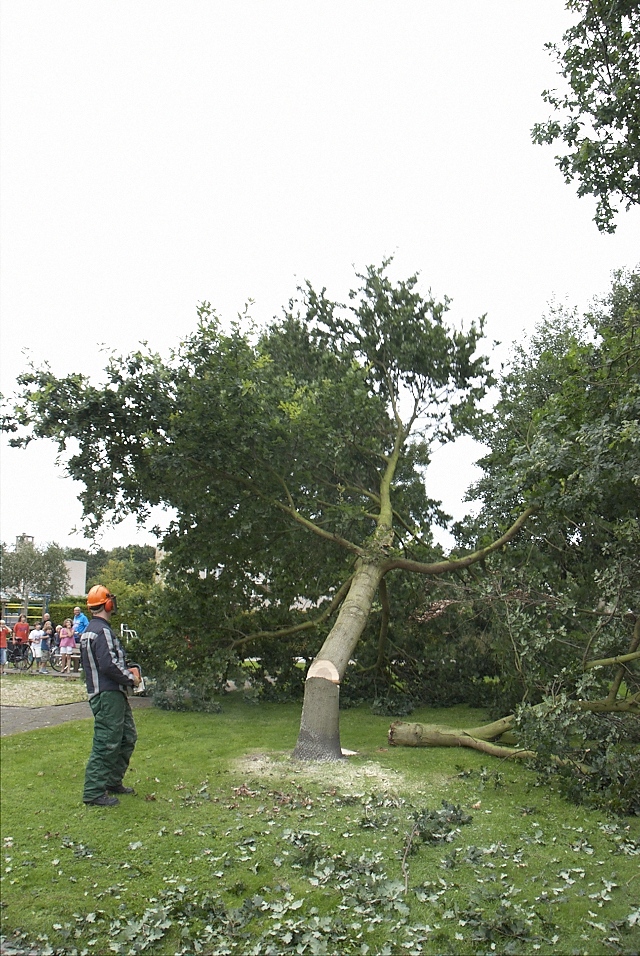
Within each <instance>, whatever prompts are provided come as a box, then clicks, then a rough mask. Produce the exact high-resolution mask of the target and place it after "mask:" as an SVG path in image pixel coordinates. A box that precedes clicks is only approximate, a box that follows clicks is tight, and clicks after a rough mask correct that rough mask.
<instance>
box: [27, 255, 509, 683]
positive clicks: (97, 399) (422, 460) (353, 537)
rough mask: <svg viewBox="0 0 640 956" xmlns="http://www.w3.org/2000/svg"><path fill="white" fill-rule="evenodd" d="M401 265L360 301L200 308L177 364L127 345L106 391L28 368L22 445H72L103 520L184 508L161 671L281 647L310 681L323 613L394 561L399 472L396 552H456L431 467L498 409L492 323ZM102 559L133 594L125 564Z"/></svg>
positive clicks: (166, 579)
mask: <svg viewBox="0 0 640 956" xmlns="http://www.w3.org/2000/svg"><path fill="white" fill-rule="evenodd" d="M388 267H389V263H384V264H383V265H382V266H381V267H379V268H377V267H370V268H369V269H367V270H366V272H365V274H364V275H361V276H358V279H359V283H360V284H359V286H358V288H356V289H355V290H354V291H353V292H352V293H351V294H350V299H349V302H348V304H347V305H341V304H340V303H336V302H333V301H331V300H329V299H328V298H327V296H326V294H325V292H324V290H323V291H322V292H316V291H315V290H314V289H312V288H311V287H310V286H308V285H307V286H305V287H304V288H303V289H301V290H300V294H299V298H298V299H297V300H295V301H292V302H290V303H289V306H288V308H287V309H285V311H284V314H283V316H282V317H281V318H279V319H277V320H274V321H273V322H272V323H271V324H269V325H267V326H266V327H263V328H261V329H259V328H254V327H253V326H251V324H250V323H249V321H248V319H246V318H245V319H244V320H243V322H242V323H240V322H239V323H236V324H234V325H232V326H231V328H230V329H228V330H225V329H224V328H223V326H222V323H221V322H220V321H219V319H218V318H217V316H216V315H215V313H214V312H213V310H212V308H211V306H210V305H209V304H208V303H203V304H202V305H201V307H200V308H199V322H198V327H197V329H196V331H195V332H194V333H193V334H192V335H191V336H189V337H188V338H187V339H186V340H185V341H184V342H183V343H182V344H181V345H180V346H179V347H178V348H177V349H176V351H175V352H174V353H172V354H171V355H170V357H169V358H168V359H166V360H165V359H163V358H161V357H160V356H159V355H157V354H155V353H152V352H146V351H139V352H136V353H134V354H132V355H129V356H126V357H115V356H114V357H113V358H112V360H111V361H110V362H109V364H108V367H107V369H106V383H105V384H104V385H103V386H99V387H98V386H95V385H93V384H91V383H90V382H89V381H88V380H87V379H85V378H84V377H83V376H81V375H79V374H71V375H68V376H67V377H61V376H59V375H54V374H52V373H51V372H50V371H49V370H47V369H44V370H43V369H42V368H38V369H33V370H32V371H30V372H28V373H27V374H25V375H23V376H22V377H21V379H20V381H21V384H22V386H23V391H22V395H21V397H20V400H19V401H18V404H17V408H16V411H15V417H14V422H13V426H14V427H15V428H19V427H22V426H25V427H26V434H25V435H24V437H23V438H18V439H14V441H16V442H17V443H18V444H20V443H24V442H26V441H29V440H31V439H32V438H34V437H43V436H47V437H50V438H52V439H53V440H54V441H56V442H57V444H58V447H59V449H60V451H61V452H62V453H65V452H66V450H67V449H68V447H69V445H70V444H73V447H74V448H76V449H77V450H74V451H72V452H70V454H69V457H68V471H69V473H70V475H71V476H72V477H74V478H75V479H77V480H79V481H80V482H81V483H82V484H83V486H84V491H83V492H82V494H81V500H82V503H83V507H84V512H85V515H86V517H87V519H88V520H89V521H90V522H92V523H93V524H94V526H97V525H98V524H99V523H100V522H101V521H102V520H104V519H105V518H107V517H109V516H114V515H115V516H118V517H121V516H123V515H125V514H127V513H131V512H134V513H136V514H138V516H141V517H142V516H144V515H145V514H146V513H147V511H148V509H149V507H150V506H153V505H159V504H160V505H165V506H167V507H168V508H170V509H173V510H174V512H175V514H176V517H175V519H174V520H173V521H172V523H171V524H170V526H169V527H168V528H167V529H165V533H164V537H163V550H164V552H165V556H164V559H163V562H162V568H161V573H162V581H163V589H162V593H161V594H160V593H156V592H154V594H153V601H154V603H155V606H156V609H157V614H156V618H157V619H161V620H162V626H163V630H164V636H165V639H164V640H153V641H152V642H149V644H148V651H149V653H150V654H151V655H152V656H153V658H154V664H156V663H157V664H160V663H161V662H162V660H163V659H165V658H166V657H167V655H168V656H170V658H171V659H172V660H173V661H174V662H175V663H176V664H178V666H180V667H182V666H183V665H184V666H186V665H189V666H191V667H202V666H203V665H204V664H205V663H206V662H210V661H211V660H212V659H215V660H221V659H222V660H224V659H229V660H231V659H233V658H235V659H242V658H243V657H244V656H246V655H247V654H248V653H249V652H250V653H251V654H252V655H253V656H256V657H260V658H262V657H264V655H265V654H266V655H268V657H269V662H268V665H269V668H270V669H271V676H280V677H282V678H284V674H285V672H286V674H287V680H289V679H290V683H291V685H292V690H293V685H295V684H296V680H295V677H296V674H295V672H294V671H293V670H292V666H291V659H292V657H295V656H297V657H303V658H305V659H308V658H311V657H313V656H314V654H315V653H316V652H317V648H318V646H319V644H320V640H321V638H322V637H323V636H325V635H326V633H327V631H328V626H329V625H328V621H327V620H324V621H322V622H320V625H319V626H318V628H317V629H315V633H313V635H312V633H311V632H312V628H311V623H312V620H313V619H315V618H318V617H321V616H322V614H323V612H324V611H325V610H326V609H327V608H328V606H329V603H330V601H331V600H332V598H333V597H334V596H335V595H336V594H337V593H338V592H339V590H340V588H341V586H342V585H343V584H344V583H345V582H346V581H348V580H349V578H350V577H351V575H352V574H353V571H354V563H355V560H356V559H357V558H358V557H359V556H360V557H362V556H366V555H369V554H373V553H374V552H375V554H376V556H378V557H380V556H382V557H384V555H383V554H382V552H381V551H380V550H379V545H378V544H377V543H376V542H375V540H374V533H375V532H376V528H377V524H378V521H379V519H380V514H381V513H382V511H384V521H385V522H386V523H387V524H390V523H392V521H395V519H393V518H392V514H391V507H390V505H389V494H390V492H389V488H388V487H387V485H388V484H389V482H388V481H387V485H384V480H385V475H387V474H388V475H390V476H391V475H392V476H393V509H394V511H395V513H396V514H397V515H398V516H399V517H398V520H397V522H396V530H395V538H394V539H390V544H389V546H387V545H385V547H389V554H391V555H393V554H398V555H399V556H401V557H404V558H416V559H421V560H429V559H432V558H434V557H439V552H438V549H437V548H435V547H434V545H433V541H432V538H431V525H432V524H433V523H434V522H440V523H443V522H444V521H445V520H446V516H444V515H443V514H442V512H441V510H440V508H439V506H438V503H437V502H435V501H433V500H432V499H430V497H429V495H428V493H427V490H426V488H425V484H424V481H423V477H422V472H423V468H424V466H425V465H426V464H427V463H428V461H429V455H430V447H431V444H432V443H433V442H435V441H447V440H450V439H452V438H454V437H455V436H456V435H458V434H462V433H465V432H469V431H471V430H473V429H474V428H475V427H477V424H478V422H479V421H480V420H481V418H482V414H481V412H480V411H479V409H478V402H479V400H480V399H481V398H482V397H483V395H484V393H485V390H486V387H487V385H488V384H489V383H490V382H491V377H490V376H489V374H488V371H487V361H486V359H485V358H484V357H482V356H479V355H477V347H478V343H479V341H480V338H481V335H482V321H480V322H479V323H471V325H470V326H469V328H468V329H467V330H466V331H460V330H454V329H452V328H450V327H449V326H448V325H447V324H446V322H445V315H446V312H447V309H448V301H447V300H446V299H445V300H444V301H443V302H438V301H436V300H435V299H434V298H433V297H432V296H431V295H427V296H424V295H422V294H421V293H420V292H419V290H418V284H417V277H416V276H412V277H410V278H409V279H407V280H404V281H398V282H393V281H392V280H391V279H390V278H389V276H388ZM401 405H402V407H401ZM405 408H406V409H408V412H407V413H406V419H407V421H406V422H403V418H402V416H403V415H405V411H404V409H405ZM401 413H402V414H401ZM76 443H77V446H76ZM383 485H384V487H383ZM376 548H377V549H378V550H377V551H376ZM105 570H108V572H109V574H111V575H112V578H111V580H112V581H115V582H117V586H118V588H119V589H120V590H119V591H118V596H119V597H120V591H122V593H123V594H124V593H126V589H124V588H123V585H122V581H123V577H122V573H121V572H120V570H119V569H118V568H117V567H115V565H114V566H112V567H108V566H103V568H101V569H100V573H101V574H102V576H103V577H104V571H105ZM103 583H106V582H103ZM129 583H131V582H129ZM296 625H304V629H303V631H302V632H300V634H296V633H294V632H293V631H289V630H287V628H289V627H291V626H294V627H295V626H296ZM256 634H257V635H258V636H255V635H256ZM274 634H275V636H274ZM167 636H168V637H169V642H167V639H166V638H167ZM167 643H169V644H170V648H167ZM163 655H164V656H163ZM225 656H226V657H225ZM366 666H368V664H367V665H366ZM274 671H277V673H275V674H274ZM283 682H284V681H283ZM298 685H299V681H298Z"/></svg>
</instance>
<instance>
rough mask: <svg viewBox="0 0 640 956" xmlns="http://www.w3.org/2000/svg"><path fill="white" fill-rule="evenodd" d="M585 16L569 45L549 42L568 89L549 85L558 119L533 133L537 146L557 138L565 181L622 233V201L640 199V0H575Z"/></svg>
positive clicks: (604, 227)
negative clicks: (618, 206)
mask: <svg viewBox="0 0 640 956" xmlns="http://www.w3.org/2000/svg"><path fill="white" fill-rule="evenodd" d="M566 7H567V9H568V10H570V11H571V12H572V13H574V14H576V15H577V16H578V17H579V19H578V20H576V21H575V22H574V23H573V24H572V26H571V27H569V29H568V30H567V31H566V32H565V34H564V36H563V38H562V41H563V43H562V46H560V45H557V44H554V43H548V44H547V49H548V50H550V51H551V53H552V54H553V55H554V56H555V58H556V59H557V61H558V64H559V67H560V75H561V76H562V77H563V79H564V80H565V81H566V84H567V88H566V89H565V91H562V92H558V91H556V90H545V91H544V93H543V98H544V100H545V101H546V102H547V103H549V105H550V106H552V107H553V109H554V116H553V117H552V118H551V119H549V120H547V121H546V122H544V123H537V124H536V125H535V126H534V128H533V130H532V138H533V141H534V142H535V143H556V142H557V141H559V142H560V145H561V146H562V147H563V148H564V149H565V152H564V153H563V154H560V155H559V156H556V162H557V165H558V167H559V169H560V171H561V172H562V174H563V175H564V178H565V182H567V183H570V182H572V181H573V180H577V181H578V195H579V196H585V195H593V196H595V197H596V199H597V201H598V202H597V207H596V215H595V217H594V220H595V222H596V224H597V226H598V229H600V231H601V232H614V231H615V228H616V227H615V223H614V217H615V214H616V209H615V208H614V205H613V203H614V202H615V200H622V202H623V203H625V204H626V207H627V209H628V208H629V207H630V206H632V205H637V204H638V202H640V8H639V6H638V3H637V2H636V0H568V2H567V3H566Z"/></svg>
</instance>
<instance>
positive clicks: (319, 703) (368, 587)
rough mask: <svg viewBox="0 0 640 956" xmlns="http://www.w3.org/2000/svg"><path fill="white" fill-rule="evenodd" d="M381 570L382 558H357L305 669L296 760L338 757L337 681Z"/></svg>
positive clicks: (365, 617) (360, 629)
mask: <svg viewBox="0 0 640 956" xmlns="http://www.w3.org/2000/svg"><path fill="white" fill-rule="evenodd" d="M383 573H384V568H383V562H382V560H381V561H380V562H365V561H359V562H358V567H357V569H356V572H355V574H354V576H353V579H352V581H351V587H350V588H349V593H348V595H347V597H346V598H345V600H344V602H343V604H342V607H341V608H340V613H339V614H338V617H337V619H336V623H335V624H334V626H333V627H332V628H331V631H330V632H329V634H328V636H327V639H326V641H325V642H324V644H323V645H322V647H321V649H320V651H319V653H318V655H317V657H316V658H315V660H314V661H313V663H312V664H311V667H310V668H309V671H308V673H307V680H306V683H305V687H304V703H303V705H302V719H301V721H300V733H299V735H298V742H297V744H296V747H295V750H294V751H293V756H294V758H296V759H298V760H339V759H340V758H341V757H342V749H341V747H340V726H339V721H340V714H339V711H340V682H341V681H342V678H343V677H344V673H345V671H346V669H347V665H348V663H349V660H350V658H351V655H352V654H353V652H354V650H355V648H356V645H357V643H358V641H359V640H360V635H361V634H362V632H363V630H364V628H365V625H366V623H367V620H368V618H369V614H370V612H371V605H372V603H373V599H374V597H375V593H376V591H377V589H378V586H379V584H380V581H381V580H382V576H383Z"/></svg>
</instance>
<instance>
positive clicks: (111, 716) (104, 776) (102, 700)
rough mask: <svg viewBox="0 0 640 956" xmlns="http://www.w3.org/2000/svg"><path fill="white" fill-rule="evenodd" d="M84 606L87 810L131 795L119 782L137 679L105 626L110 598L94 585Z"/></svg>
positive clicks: (129, 748) (131, 731)
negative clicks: (87, 617) (89, 723)
mask: <svg viewBox="0 0 640 956" xmlns="http://www.w3.org/2000/svg"><path fill="white" fill-rule="evenodd" d="M87 607H88V608H89V610H90V611H91V615H92V619H91V622H90V623H89V625H88V627H87V628H86V630H85V631H83V633H82V637H81V638H80V660H81V662H82V669H83V671H84V676H85V680H86V682H87V693H88V694H89V704H90V706H91V710H92V711H93V716H94V718H95V722H94V728H93V747H92V750H91V755H90V757H89V762H88V763H87V770H86V773H85V780H84V794H83V800H84V802H85V803H86V804H87V805H88V806H96V807H115V806H117V804H118V803H119V802H120V801H119V800H118V798H117V797H116V796H113V794H116V793H134V790H133V787H125V786H124V784H123V782H122V780H123V777H124V775H125V771H126V769H127V767H128V766H129V760H130V759H131V754H132V753H133V748H134V747H135V745H136V740H137V737H138V735H137V733H136V725H135V723H134V720H133V714H132V713H131V707H130V705H129V700H128V698H127V689H128V688H131V687H134V686H136V685H137V684H138V683H139V682H140V678H139V677H138V676H135V675H134V674H132V673H131V671H130V670H129V669H128V668H127V665H126V664H125V658H124V649H123V647H122V644H121V643H120V641H119V640H118V638H117V637H116V635H115V634H114V632H113V631H112V629H111V625H110V623H109V622H110V620H111V615H112V614H115V613H116V611H117V610H118V602H117V599H116V597H115V595H114V594H110V593H109V591H108V590H107V588H105V587H104V586H103V585H102V584H97V585H96V586H95V587H93V588H91V590H90V591H89V594H88V595H87Z"/></svg>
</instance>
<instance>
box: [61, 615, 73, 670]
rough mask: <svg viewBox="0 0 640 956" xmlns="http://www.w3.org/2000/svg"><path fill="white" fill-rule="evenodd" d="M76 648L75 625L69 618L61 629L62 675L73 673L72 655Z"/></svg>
mask: <svg viewBox="0 0 640 956" xmlns="http://www.w3.org/2000/svg"><path fill="white" fill-rule="evenodd" d="M75 648H76V639H75V637H74V636H73V624H72V622H71V618H70V617H68V618H67V619H66V621H65V622H64V624H63V625H62V627H61V628H60V661H61V663H62V670H61V673H62V674H70V673H71V655H72V654H73V652H74V650H75Z"/></svg>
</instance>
